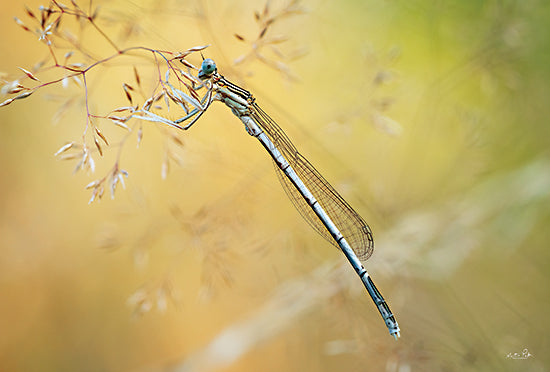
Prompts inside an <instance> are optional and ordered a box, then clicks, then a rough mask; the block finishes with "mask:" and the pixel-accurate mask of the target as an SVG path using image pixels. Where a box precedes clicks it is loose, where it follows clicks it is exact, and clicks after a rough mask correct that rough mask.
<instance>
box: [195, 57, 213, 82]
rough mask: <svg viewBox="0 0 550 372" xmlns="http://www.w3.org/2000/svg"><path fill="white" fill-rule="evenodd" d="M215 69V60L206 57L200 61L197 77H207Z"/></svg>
mask: <svg viewBox="0 0 550 372" xmlns="http://www.w3.org/2000/svg"><path fill="white" fill-rule="evenodd" d="M216 71H217V67H216V62H214V60H212V59H210V58H207V59H205V60H204V61H202V65H201V69H200V71H199V78H209V77H210V76H211V75H212V74H213V73H215V72H216Z"/></svg>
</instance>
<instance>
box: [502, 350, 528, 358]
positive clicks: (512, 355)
mask: <svg viewBox="0 0 550 372" xmlns="http://www.w3.org/2000/svg"><path fill="white" fill-rule="evenodd" d="M532 356H533V354H531V353H530V352H529V350H527V348H525V349H523V351H522V352H521V354H520V353H508V355H506V358H510V359H527V358H529V357H532Z"/></svg>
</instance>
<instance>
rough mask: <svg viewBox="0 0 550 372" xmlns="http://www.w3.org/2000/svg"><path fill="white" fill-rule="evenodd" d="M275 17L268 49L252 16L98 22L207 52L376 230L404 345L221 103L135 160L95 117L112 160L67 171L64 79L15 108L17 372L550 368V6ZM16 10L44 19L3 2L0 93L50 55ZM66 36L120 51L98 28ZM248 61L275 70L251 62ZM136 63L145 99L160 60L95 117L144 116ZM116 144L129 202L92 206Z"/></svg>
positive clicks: (105, 93)
mask: <svg viewBox="0 0 550 372" xmlns="http://www.w3.org/2000/svg"><path fill="white" fill-rule="evenodd" d="M67 3H69V2H68V1H67ZM25 4H26V5H27V6H28V7H29V9H31V10H32V11H33V12H35V13H36V14H38V13H39V11H38V6H39V5H47V4H46V3H43V2H41V1H34V0H29V1H26V2H25ZM78 4H79V5H80V6H82V8H84V9H87V8H88V5H89V3H87V2H85V1H79V2H78ZM268 4H269V6H268V14H271V15H275V14H282V15H281V17H280V18H277V22H275V23H273V24H272V25H271V26H270V27H269V29H268V30H267V32H266V34H265V36H264V38H267V39H271V40H279V38H280V39H281V42H278V43H273V44H265V45H264V44H262V43H261V42H260V43H256V45H252V44H253V43H252V41H254V40H255V39H256V37H257V36H258V35H259V34H260V33H261V31H262V27H261V26H258V24H257V23H256V22H255V16H254V14H255V12H257V13H258V14H260V15H261V14H262V12H264V9H265V3H260V2H256V1H245V0H239V1H234V2H222V1H200V2H199V1H175V0H164V1H160V0H156V1H145V0H144V1H138V0H132V1H122V0H121V1H119V0H114V1H105V2H95V1H94V2H93V7H92V8H94V7H95V6H96V5H99V6H100V9H99V13H98V18H97V24H98V25H99V27H100V28H101V30H103V31H104V32H105V33H106V34H107V35H109V37H110V38H111V39H112V40H113V41H114V42H115V43H116V44H117V45H118V46H119V47H120V48H124V47H130V46H146V47H151V48H155V49H160V50H169V51H174V52H176V51H182V50H185V49H188V48H190V47H193V46H197V45H205V44H210V47H209V48H208V49H206V50H205V51H204V54H205V56H207V57H210V58H213V59H215V60H216V61H217V63H218V68H219V70H220V73H221V74H223V75H225V76H226V77H228V78H229V79H230V80H232V81H234V82H236V83H238V84H240V85H242V86H244V87H245V88H246V89H249V90H250V91H251V92H253V93H254V95H255V96H256V98H257V100H258V102H259V104H260V105H261V106H262V107H263V108H264V109H265V111H266V112H268V113H269V114H270V115H271V116H272V117H273V118H274V119H276V120H277V121H278V123H279V124H280V125H281V127H283V128H284V129H285V131H286V132H287V134H288V135H289V136H290V138H291V139H292V140H293V142H294V144H295V145H296V146H297V147H298V148H299V149H300V151H301V152H302V153H303V154H304V155H305V156H306V157H307V158H308V159H309V160H310V161H311V162H312V163H313V164H314V165H315V166H316V167H317V169H318V170H319V171H320V172H321V173H322V174H323V175H324V176H325V177H326V178H327V179H328V180H329V181H331V183H332V184H333V185H334V186H335V187H336V188H337V189H338V190H340V191H341V193H342V195H343V196H344V197H345V198H346V199H347V200H348V201H349V202H350V204H351V205H353V206H354V208H355V209H356V210H357V211H358V212H359V213H360V214H361V215H362V216H363V218H364V219H365V220H366V221H367V222H368V223H369V224H370V226H371V227H372V229H373V231H374V235H375V241H376V250H375V253H374V255H373V256H372V257H371V259H369V261H368V262H366V267H367V269H368V270H369V272H370V273H371V275H372V276H373V278H374V280H375V282H376V283H377V286H378V288H379V289H380V290H381V291H382V293H383V295H384V296H385V298H386V300H387V301H388V302H389V304H390V307H391V308H392V310H393V312H394V314H395V315H396V318H397V320H398V322H399V325H400V327H401V330H402V338H401V339H400V340H399V341H397V342H395V341H394V340H393V339H392V338H391V337H390V336H389V335H388V334H387V329H386V327H385V326H384V324H383V321H382V320H381V318H380V316H379V314H378V313H377V311H376V308H375V307H374V306H373V304H372V302H371V300H370V299H369V298H368V295H367V294H366V293H365V291H364V290H363V288H362V285H361V283H360V281H359V280H358V279H357V278H356V276H355V274H354V273H353V270H352V269H351V267H349V264H347V262H345V258H344V257H343V255H342V254H340V252H338V251H337V250H336V249H334V248H332V247H331V246H330V244H327V242H326V241H324V240H323V239H322V238H321V237H319V236H318V235H316V233H315V232H314V231H313V230H311V229H310V227H309V226H308V225H307V223H305V222H304V221H303V220H302V219H301V217H300V216H299V214H298V213H297V212H296V211H295V210H294V209H293V207H292V204H291V203H290V201H289V200H287V198H286V195H285V194H284V191H283V190H282V188H281V187H280V185H279V184H278V180H277V178H276V176H275V174H274V171H273V169H272V165H271V161H270V159H269V157H268V155H267V154H266V153H265V151H264V150H263V149H262V147H261V146H259V144H258V143H257V142H256V141H255V140H254V139H253V138H252V137H250V136H248V135H247V134H246V132H245V131H244V130H243V129H244V128H243V127H242V124H241V123H240V122H239V120H238V119H237V118H235V117H234V116H233V115H232V114H231V112H230V111H229V110H228V109H227V108H226V107H224V106H223V105H222V104H214V105H213V106H212V107H211V108H210V109H209V110H208V112H207V113H206V114H204V115H203V117H202V118H201V119H200V120H199V121H198V122H197V123H196V124H195V125H194V127H192V128H191V129H190V130H189V131H187V132H177V131H175V130H172V129H168V128H164V127H162V126H161V125H160V124H157V123H143V125H142V126H143V138H142V140H141V142H140V144H139V148H137V147H138V146H137V128H139V123H137V124H134V127H133V128H134V130H133V132H132V133H131V136H130V137H129V139H128V140H127V142H126V143H125V144H124V146H123V147H121V146H118V145H117V144H118V143H119V141H121V140H122V139H123V136H124V135H125V133H126V132H125V131H124V129H121V128H119V127H116V126H114V125H113V124H112V123H110V122H108V121H101V120H98V123H99V124H98V125H99V126H100V127H101V130H102V131H103V132H104V133H105V135H106V137H107V139H108V140H109V141H110V146H104V156H103V157H100V156H99V154H97V153H95V154H94V160H95V162H96V170H95V173H94V174H92V173H91V172H90V171H82V170H81V171H78V172H76V173H74V174H73V169H74V167H75V165H76V161H74V160H65V161H60V160H57V159H56V157H54V156H53V154H54V153H55V152H56V151H57V150H58V149H59V148H60V147H61V146H63V145H64V144H65V143H67V142H68V141H79V140H81V138H82V132H83V130H84V126H85V120H86V115H85V113H86V110H85V107H84V105H83V103H84V100H83V97H84V93H83V89H82V88H80V87H79V86H78V85H77V84H72V85H70V86H69V88H67V89H65V88H63V87H62V85H61V84H57V85H53V86H49V87H45V88H42V89H40V90H38V91H37V92H35V93H34V94H33V95H31V96H30V97H28V98H26V99H23V100H18V101H14V102H13V103H11V104H10V105H7V106H5V107H1V108H0V138H1V144H0V167H1V171H2V176H1V178H0V195H1V196H0V207H1V208H0V249H1V250H0V371H164V370H177V371H195V370H196V371H207V370H219V371H343V370H353V371H399V372H407V371H488V370H498V371H545V370H549V369H550V357H549V356H548V354H546V353H547V351H548V350H549V348H550V339H549V337H548V332H549V331H550V322H549V321H548V320H547V319H546V316H545V315H544V314H547V312H550V301H549V296H548V290H549V288H550V277H549V271H547V270H548V269H549V262H550V253H549V250H548V248H549V247H548V245H549V242H550V234H549V233H548V230H547V229H548V222H550V221H549V217H550V213H549V212H550V208H549V206H550V156H549V153H548V149H549V145H550V130H549V128H550V127H549V126H548V117H549V109H548V101H549V98H550V95H549V89H548V85H549V84H548V83H549V81H550V80H549V78H550V69H549V68H548V66H549V64H550V60H549V56H550V53H549V52H550V50H549V45H550V40H549V34H548V32H546V29H547V26H546V25H547V24H548V22H549V21H550V7H549V5H548V4H546V3H545V2H542V1H536V0H527V1H486V2H476V1H456V2H439V1H414V0H413V1H394V2H379V1H342V2H336V1H323V0H311V1H303V2H299V3H297V4H295V5H292V4H291V3H290V2H289V1H283V0H281V1H279V0H272V1H270V2H269V3H268ZM289 4H290V5H289ZM289 6H290V8H289ZM297 10H300V11H297ZM285 12H286V13H285ZM14 16H17V17H18V18H20V19H21V20H22V21H23V22H25V23H26V24H28V25H29V26H30V25H31V24H32V22H31V21H30V19H29V17H28V16H27V15H26V13H25V9H24V6H23V3H17V2H6V1H4V2H3V3H2V12H0V29H1V31H2V35H3V36H2V38H0V53H1V56H2V58H1V60H0V73H1V74H2V76H1V78H2V79H3V81H12V80H14V79H17V78H22V77H23V76H24V75H23V74H22V72H21V70H19V69H18V67H22V68H24V69H26V70H32V68H33V66H34V65H35V64H36V63H37V62H38V61H40V60H43V59H44V58H46V57H47V56H48V51H47V47H46V45H45V44H44V43H42V42H40V41H38V37H36V36H35V35H32V34H30V33H28V32H25V31H24V30H23V29H22V28H21V27H19V26H18V25H17V24H16V23H15V22H13V17H14ZM67 19H68V17H67ZM62 27H63V28H64V29H65V28H66V29H68V30H70V31H71V33H72V34H73V35H74V36H75V38H76V40H78V42H79V45H80V48H81V49H82V50H85V51H87V52H89V53H90V54H91V55H94V56H103V57H106V56H108V55H111V54H113V52H114V50H113V48H112V47H111V46H110V45H109V44H108V43H106V42H105V40H104V39H103V38H102V37H101V35H99V34H98V33H97V32H96V31H95V30H94V29H93V28H92V27H91V26H90V25H86V22H85V21H81V22H80V23H77V22H70V21H67V23H65V22H64V23H63V24H62ZM235 34H238V35H239V36H241V37H242V38H244V39H245V41H241V40H239V39H238V38H237V37H235ZM283 40H284V41H283ZM68 50H69V49H63V50H62V51H61V52H60V54H59V55H63V53H65V52H66V51H68ZM253 51H256V52H258V53H261V55H262V56H264V57H266V60H267V61H268V63H264V62H262V61H261V60H260V59H259V58H248V59H246V60H244V61H243V62H241V63H236V60H237V62H238V60H239V58H240V56H242V55H247V53H251V52H253ZM188 60H189V61H190V62H191V63H194V64H196V65H199V64H200V56H199V55H192V56H190V57H189V58H188ZM82 61H83V62H86V63H89V60H85V59H84V60H82ZM74 62H76V59H75V61H74ZM49 64H51V61H49ZM134 67H135V68H136V69H137V71H140V80H141V83H142V86H143V89H144V90H147V89H151V88H152V86H153V84H154V83H155V82H156V81H158V79H157V77H156V75H155V70H154V64H153V61H152V58H151V55H149V54H146V53H141V54H140V53H135V54H132V55H129V56H123V57H120V58H118V59H115V60H113V61H112V62H109V63H107V64H106V65H105V66H104V67H103V68H98V69H97V72H96V70H92V71H90V73H89V74H88V75H87V84H88V87H89V95H90V109H91V110H92V111H93V112H95V113H100V114H105V113H107V112H108V111H109V110H112V109H114V108H116V107H119V106H124V105H127V102H126V101H125V100H126V98H125V95H124V91H123V89H122V84H123V83H124V82H134V80H135V78H134V72H133V69H134ZM55 73H56V72H55V71H47V72H45V73H44V75H40V74H37V76H38V77H39V78H41V80H42V79H45V80H43V81H46V80H47V79H48V78H49V79H52V78H53V77H52V76H55ZM58 74H59V72H58ZM25 84H28V85H34V84H38V83H36V82H32V81H30V80H29V79H26V80H25ZM7 98H8V96H1V97H0V101H4V100H5V99H7ZM68 100H71V101H70V102H71V105H70V107H69V108H67V109H64V108H63V107H64V106H63V105H64V103H66V102H68ZM172 115H173V116H171V118H172V119H175V118H176V117H177V116H176V115H175V114H172ZM174 136H175V137H176V139H175V140H174V139H173V137H174ZM180 142H181V144H180ZM119 149H121V158H120V166H121V167H122V168H123V169H125V170H127V171H128V172H129V177H128V179H126V180H125V181H126V189H122V188H121V187H120V185H119V187H118V189H117V191H116V194H115V198H114V199H113V200H111V198H110V195H105V196H104V198H103V200H101V201H100V202H94V203H92V204H90V205H89V204H88V199H89V198H90V190H86V189H85V185H87V184H88V183H89V182H91V181H93V180H95V179H97V178H99V177H102V176H103V175H105V174H106V173H107V172H108V171H109V169H110V168H111V167H112V165H113V162H114V159H115V158H116V156H117V153H118V151H119ZM163 169H164V170H163ZM163 173H164V174H166V177H165V179H163V177H162V175H163ZM524 350H527V352H528V354H523V353H524ZM515 353H517V354H515ZM524 355H528V357H527V358H525V359H521V358H520V357H523V356H524Z"/></svg>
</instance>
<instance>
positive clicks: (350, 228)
mask: <svg viewBox="0 0 550 372" xmlns="http://www.w3.org/2000/svg"><path fill="white" fill-rule="evenodd" d="M252 107H253V110H252V111H253V113H252V118H253V119H254V120H255V121H256V123H257V124H258V125H259V126H260V127H261V128H262V129H263V131H264V132H265V134H266V135H267V136H268V137H269V138H270V139H271V141H272V142H273V143H274V144H275V146H276V147H277V149H278V150H279V151H280V152H281V153H282V154H283V156H284V157H285V159H286V160H287V161H288V163H289V164H290V166H291V167H292V168H293V169H294V171H295V172H296V173H297V174H298V176H299V177H300V178H301V179H302V181H303V182H304V183H305V185H306V186H307V187H308V189H309V190H310V191H311V193H312V194H313V196H314V197H315V198H316V199H317V201H318V202H319V204H321V206H322V207H323V209H324V210H325V211H326V212H327V213H328V215H329V217H330V218H331V220H332V221H333V222H334V224H335V225H336V227H338V229H339V230H340V232H341V233H342V235H343V236H344V237H345V238H346V240H347V242H348V243H349V244H350V246H351V247H352V249H353V251H354V252H355V254H356V255H357V257H359V259H360V260H362V261H366V260H367V259H368V258H369V257H370V256H371V255H372V252H373V250H374V239H373V236H372V231H371V229H370V227H369V226H368V225H367V224H366V222H365V221H364V220H363V218H361V216H360V215H359V214H358V213H357V212H355V210H353V208H352V207H351V206H350V205H349V204H348V203H347V202H346V201H345V200H344V198H342V196H341V195H340V194H339V193H338V192H337V191H336V190H335V189H334V188H333V187H332V186H331V185H330V183H329V182H328V181H327V180H326V179H325V178H324V177H323V176H322V175H321V174H320V173H319V172H318V171H317V170H316V169H315V167H313V165H311V163H310V162H309V161H307V159H306V158H304V157H303V156H302V155H301V154H300V153H299V152H298V150H296V148H295V147H294V145H293V144H292V142H290V140H289V139H288V137H287V136H286V134H285V133H284V132H283V130H282V129H281V128H280V127H279V126H278V125H277V123H275V121H274V120H273V119H271V118H270V117H269V115H267V114H266V113H265V112H264V111H263V110H262V109H261V108H260V107H259V106H258V105H257V104H256V103H253V104H252ZM275 170H276V172H277V176H278V177H279V180H280V182H281V185H282V186H283V188H284V190H285V192H286V194H287V196H288V197H289V199H290V200H291V201H292V203H293V204H294V207H296V209H297V210H298V211H299V212H300V214H301V215H302V217H303V218H304V219H305V220H306V221H307V222H308V223H309V224H310V225H311V227H313V228H314V229H315V230H316V231H317V232H318V233H319V234H321V236H323V237H324V238H325V239H326V240H328V241H329V242H330V243H332V244H334V245H335V246H336V247H338V244H337V243H336V242H335V241H334V239H333V238H332V236H331V235H330V233H329V231H328V230H327V229H326V227H325V226H324V225H323V223H322V222H321V220H320V219H319V218H318V217H317V215H316V214H315V212H313V210H312V209H311V207H310V206H309V205H308V204H307V202H306V201H305V200H304V198H303V197H302V195H301V194H300V193H299V192H298V190H296V187H295V186H294V185H293V184H292V182H291V181H290V180H289V179H288V178H287V177H286V175H285V174H284V173H283V171H281V170H280V169H279V167H278V166H277V164H275Z"/></svg>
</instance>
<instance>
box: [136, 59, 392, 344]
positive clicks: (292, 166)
mask: <svg viewBox="0 0 550 372" xmlns="http://www.w3.org/2000/svg"><path fill="white" fill-rule="evenodd" d="M198 78H199V79H200V81H202V83H203V85H204V86H206V87H207V89H208V91H207V93H206V94H205V95H204V97H203V98H202V100H201V102H200V103H199V102H198V101H196V100H195V99H192V98H191V97H189V96H187V95H186V94H185V93H183V92H182V91H180V90H177V89H175V88H172V93H173V94H177V95H179V96H181V97H183V98H185V99H186V100H187V101H193V102H194V105H195V107H196V108H195V109H194V110H192V111H190V112H189V113H188V114H187V115H186V116H184V117H182V118H180V119H177V120H175V121H169V120H167V119H166V118H162V120H161V121H162V122H164V123H166V124H169V125H171V126H173V127H176V128H179V129H189V128H190V127H191V126H192V125H193V124H194V123H195V122H196V121H197V120H198V118H199V117H200V116H201V115H202V114H203V113H204V112H205V111H206V109H207V108H208V107H209V106H210V104H211V103H212V102H213V101H221V102H223V103H225V105H226V106H227V107H229V108H230V109H231V111H232V112H233V114H235V116H237V117H238V118H239V119H240V120H241V121H242V122H243V124H244V125H245V128H246V131H247V132H248V134H250V135H251V136H254V137H256V138H257V139H258V140H259V141H260V142H261V144H262V145H263V146H264V148H265V149H266V150H267V151H268V152H269V154H270V155H271V157H272V158H273V161H274V163H275V169H276V171H277V175H278V176H279V180H280V181H281V184H282V185H283V188H284V189H285V191H286V194H287V195H288V197H289V198H290V200H291V201H292V203H293V204H294V206H295V207H296V209H298V211H299V212H300V214H301V215H302V216H303V217H304V219H305V220H306V221H307V222H308V223H309V224H310V225H311V226H312V227H313V228H314V229H315V230H316V231H317V232H318V233H319V234H321V235H322V236H323V237H324V238H325V239H327V240H328V241H329V242H331V243H332V244H334V245H336V246H337V247H339V248H340V249H341V250H342V252H343V253H344V255H345V256H346V258H347V259H348V261H349V262H350V263H351V265H352V266H353V268H354V269H355V271H356V272H357V274H358V275H359V277H360V278H361V281H362V282H363V284H364V285H365V287H366V289H367V291H368V293H369V295H370V296H371V298H372V300H373V301H374V303H375V305H376V307H377V308H378V311H379V312H380V314H381V315H382V318H383V319H384V321H385V323H386V326H387V327H388V329H389V331H390V335H392V336H394V338H395V339H397V338H398V337H399V326H398V324H397V321H396V320H395V317H394V315H393V314H392V312H391V310H390V308H389V306H388V304H387V303H386V301H385V300H384V298H383V297H382V294H381V293H380V292H379V291H378V289H377V288H376V286H375V285H374V282H373V281H372V279H371V277H370V275H369V274H368V273H367V271H366V270H365V268H364V267H363V265H362V264H361V261H360V259H361V260H363V261H366V260H367V259H368V258H369V257H370V255H371V254H372V252H373V250H374V240H373V236H372V232H371V229H370V228H369V226H368V225H367V224H366V223H365V221H364V220H363V219H362V218H361V216H360V215H359V214H358V213H357V212H355V210H354V209H353V208H352V207H351V206H350V205H349V204H348V203H347V202H346V201H345V200H344V198H342V196H341V195H340V194H339V193H338V192H337V191H336V190H335V189H334V188H333V187H332V186H331V185H330V184H329V183H328V182H327V180H325V179H324V178H323V176H321V174H319V172H318V171H317V170H316V169H315V168H314V167H313V165H311V163H310V162H309V161H307V159H306V158H304V157H303V156H302V155H301V154H300V153H299V152H298V150H296V148H295V147H294V145H293V144H292V143H291V142H290V140H289V139H288V137H287V136H286V134H285V133H284V132H283V130H282V129H281V128H280V127H279V126H278V125H277V123H276V122H275V121H274V120H273V119H272V118H271V117H269V115H267V114H266V113H265V112H264V111H263V110H262V109H261V108H260V106H258V104H257V103H256V101H255V99H254V97H253V96H252V94H251V93H250V92H248V91H247V90H245V89H243V88H241V87H239V86H237V85H235V84H233V83H231V82H229V81H228V80H227V79H225V78H224V77H223V76H222V75H220V74H218V71H217V68H216V64H215V63H214V61H213V60H211V59H205V60H204V61H203V62H202V66H201V68H200V70H199V74H198ZM153 115H154V118H152V117H153ZM134 116H135V117H140V118H142V119H146V120H154V121H158V120H157V119H159V117H158V116H157V115H155V114H153V113H150V112H149V111H146V112H143V111H142V112H141V115H134ZM189 119H192V120H191V121H190V122H189V123H187V124H186V125H185V126H181V125H180V123H183V122H185V121H187V120H189Z"/></svg>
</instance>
